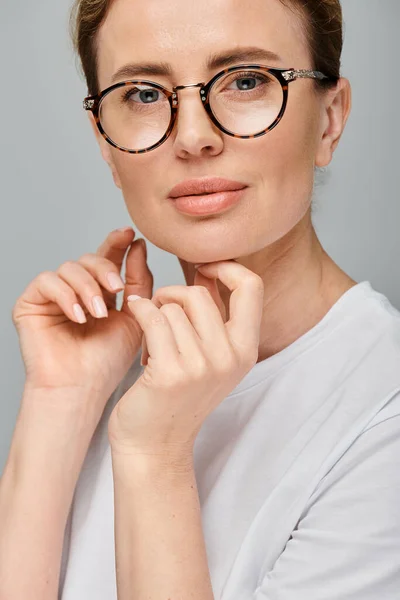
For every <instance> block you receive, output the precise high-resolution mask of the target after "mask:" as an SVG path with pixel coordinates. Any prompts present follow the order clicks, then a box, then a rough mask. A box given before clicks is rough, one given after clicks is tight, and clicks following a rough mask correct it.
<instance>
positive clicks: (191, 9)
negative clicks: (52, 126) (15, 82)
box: [98, 0, 309, 88]
mask: <svg viewBox="0 0 400 600" xmlns="http://www.w3.org/2000/svg"><path fill="white" fill-rule="evenodd" d="M299 25H300V23H299V18H298V16H296V15H295V14H294V13H293V12H292V11H290V10H288V8H287V7H285V6H284V5H283V4H282V3H281V2H280V1H279V0H251V2H249V3H247V2H244V1H243V0H168V1H167V2H166V1H165V0H146V1H145V2H143V0H114V2H113V3H112V6H111V9H110V11H109V14H108V15H107V18H106V20H105V22H104V23H103V24H102V26H101V28H100V30H99V34H98V74H99V80H100V86H101V88H104V87H106V86H108V85H110V82H111V77H112V75H113V73H115V71H116V70H117V69H119V68H120V67H121V66H122V65H125V64H127V63H129V62H135V63H136V62H143V63H149V62H158V61H159V62H163V63H169V64H170V65H171V69H172V73H173V76H172V77H169V81H170V83H172V84H173V85H175V84H177V83H178V82H179V83H181V84H184V83H185V77H188V80H189V79H190V80H191V79H192V78H193V77H196V76H197V77H200V78H203V77H207V76H209V77H211V76H212V75H213V73H210V72H207V70H206V66H205V65H206V62H207V59H208V57H209V55H210V54H213V55H214V54H217V53H218V52H223V51H226V50H227V49H233V48H239V47H245V46H257V47H260V48H264V49H267V50H271V51H272V52H275V53H276V54H279V55H280V56H281V57H282V62H281V64H279V63H278V62H276V61H275V62H272V61H268V62H266V61H251V62H262V63H263V64H268V65H269V66H277V67H284V68H289V67H292V66H295V67H298V66H299V65H301V66H302V68H308V66H309V64H308V63H309V56H308V48H307V44H306V42H305V39H304V37H303V31H302V28H301V27H300V26H299ZM164 79H165V78H164Z"/></svg>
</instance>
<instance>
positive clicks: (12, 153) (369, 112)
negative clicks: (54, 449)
mask: <svg viewBox="0 0 400 600" xmlns="http://www.w3.org/2000/svg"><path fill="white" fill-rule="evenodd" d="M70 5H71V1H70V0H58V1H57V2H54V0H41V1H40V2H28V1H27V0H3V1H2V11H1V12H2V15H1V19H0V56H1V59H0V60H1V81H2V85H1V91H2V94H1V95H0V108H1V112H0V119H1V145H0V153H1V155H0V158H1V160H0V165H1V167H0V169H1V173H0V174H1V192H0V193H1V195H2V201H1V208H2V219H1V221H0V228H1V235H0V244H1V252H0V257H1V266H0V269H1V277H2V294H1V309H2V310H1V313H0V314H1V316H0V319H1V320H0V327H1V345H0V351H1V361H0V369H1V377H0V383H1V391H0V472H1V471H2V470H3V468H4V464H5V461H6V459H7V455H8V451H9V445H10V442H11V437H12V434H13V430H14V425H15V419H16V416H17V412H18V408H19V404H20V399H21V394H22V391H23V386H24V366H23V362H22V358H21V355H20V350H19V342H18V336H17V333H16V330H15V328H14V325H13V323H12V318H11V313H12V309H13V306H14V303H15V301H16V299H17V298H18V296H19V295H20V294H21V293H22V291H23V290H24V289H25V287H26V286H27V285H28V283H29V282H30V281H31V280H32V279H33V278H34V277H36V275H38V274H39V273H40V272H42V271H44V270H55V269H57V268H58V266H59V265H60V264H61V263H62V262H64V261H66V260H77V259H78V258H79V257H80V256H81V255H82V254H83V253H85V252H94V251H95V250H96V248H97V247H98V246H99V244H100V243H101V242H102V240H103V239H104V237H105V236H106V235H107V234H108V232H110V231H111V230H112V229H115V228H117V227H122V226H125V225H131V224H132V223H131V220H130V217H129V215H128V212H127V210H126V208H125V204H124V201H123V198H122V193H121V191H120V190H119V189H118V188H117V187H115V185H114V182H113V180H112V176H111V173H110V171H109V168H108V165H107V164H106V163H105V162H104V161H103V160H102V158H101V155H100V151H99V148H98V146H97V142H96V140H95V138H94V135H93V132H92V130H91V128H90V125H89V122H88V120H87V117H86V115H85V111H84V110H83V108H82V99H83V98H84V97H85V95H86V88H85V84H84V81H83V78H82V77H81V75H80V74H79V72H78V70H77V67H76V62H75V58H74V55H73V53H72V49H71V46H70V42H69V38H68V29H67V22H68V12H69V8H70ZM342 6H343V12H344V21H345V26H344V35H345V41H344V51H343V59H342V75H343V76H344V77H348V78H349V79H350V81H351V84H352V90H353V108H352V112H351V115H350V117H349V120H348V122H347V126H346V129H345V131H344V134H343V136H342V138H341V140H340V143H339V146H338V148H337V150H336V152H335V155H334V159H333V161H332V163H331V165H330V166H329V167H328V169H327V171H326V173H325V175H324V177H323V178H322V181H321V182H320V183H318V185H317V187H316V202H317V206H316V210H315V212H314V217H313V219H314V224H315V227H316V230H317V233H318V235H319V238H320V240H321V242H322V244H323V246H324V247H325V249H326V251H327V252H328V254H330V255H331V256H332V258H333V259H334V260H335V261H336V262H337V263H338V264H339V265H340V266H341V267H342V268H343V269H344V270H345V271H346V272H347V273H348V274H349V275H350V276H351V277H353V278H354V279H355V280H356V281H363V280H365V279H367V280H369V281H370V282H371V284H372V286H373V287H374V288H375V289H377V290H379V291H380V292H382V293H384V294H385V295H386V296H387V297H388V298H389V299H390V301H391V302H392V304H393V305H394V306H396V308H398V309H400V267H399V266H398V265H397V261H396V259H397V257H398V256H399V255H400V238H399V235H398V223H399V221H400V207H399V201H398V200H399V192H398V174H399V166H398V165H399V159H400V153H399V150H398V143H399V140H400V120H399V96H400V77H399V67H398V64H399V58H400V42H399V37H398V26H399V24H400V2H399V0H384V1H382V0H342ZM318 181H320V179H319V178H318ZM134 228H135V229H136V231H137V236H138V237H143V236H142V234H141V232H140V231H138V230H137V228H136V227H135V226H134ZM148 251H149V252H148V261H149V266H150V269H151V270H152V272H153V274H154V289H157V288H158V287H160V286H164V285H175V284H184V283H185V280H184V277H183V273H182V271H181V268H180V265H179V262H178V260H177V258H176V257H175V256H174V255H172V254H170V253H167V252H164V251H162V250H160V249H159V248H157V247H155V246H153V245H152V244H150V243H149V242H148ZM123 273H124V272H123Z"/></svg>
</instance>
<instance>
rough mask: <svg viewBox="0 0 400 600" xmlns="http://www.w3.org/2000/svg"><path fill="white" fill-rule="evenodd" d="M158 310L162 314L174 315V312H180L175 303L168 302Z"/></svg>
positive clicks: (178, 306) (179, 307)
mask: <svg viewBox="0 0 400 600" xmlns="http://www.w3.org/2000/svg"><path fill="white" fill-rule="evenodd" d="M159 310H160V311H162V312H163V313H171V314H176V312H178V311H179V312H180V311H181V310H182V308H181V306H180V305H179V304H177V303H176V302H169V303H168V304H163V305H162V306H161V308H160V309H159Z"/></svg>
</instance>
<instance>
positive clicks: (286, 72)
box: [83, 64, 338, 154]
mask: <svg viewBox="0 0 400 600" xmlns="http://www.w3.org/2000/svg"><path fill="white" fill-rule="evenodd" d="M243 69H255V70H260V71H267V72H268V73H271V74H272V75H273V76H275V78H276V79H277V80H278V81H279V83H280V84H281V86H282V92H283V99H282V107H281V109H280V111H279V114H278V116H277V117H276V119H275V121H274V122H273V123H272V124H271V125H270V126H269V127H267V128H266V129H264V130H262V131H260V132H258V133H256V134H252V135H238V134H236V133H232V132H231V131H229V130H228V129H225V127H223V125H221V124H220V123H219V122H218V120H217V119H216V117H215V116H214V114H213V112H212V110H211V107H210V102H209V94H210V89H211V87H212V85H213V84H214V83H215V82H216V81H217V80H218V79H219V78H220V77H223V76H224V75H226V74H227V73H234V72H235V71H242V70H243ZM299 78H312V79H327V80H329V81H333V82H336V81H338V79H337V78H336V77H328V76H327V75H324V74H323V73H321V72H320V71H309V70H307V69H300V70H295V69H294V68H293V67H291V68H289V69H278V68H275V67H268V66H265V65H258V64H257V65H256V64H244V65H237V66H234V67H229V68H227V69H224V70H223V71H220V72H219V73H217V74H216V75H214V76H213V77H212V78H211V79H210V81H208V83H204V82H200V83H191V84H189V85H177V86H175V87H174V88H172V90H169V89H168V88H165V87H164V86H162V85H160V84H159V83H155V82H154V81H149V80H144V79H140V80H139V79H133V80H129V81H122V82H120V83H115V84H114V85H111V86H109V87H107V88H106V89H104V90H103V91H102V92H100V93H99V94H97V95H95V96H87V97H86V98H85V99H84V100H83V108H84V109H85V110H90V111H92V113H93V117H94V119H95V122H96V125H97V128H98V129H99V131H100V133H101V135H102V136H103V137H104V138H105V139H106V141H107V142H108V143H109V144H111V146H114V147H115V148H118V150H121V152H128V153H129V154H142V153H144V152H150V151H151V150H154V149H155V148H158V146H161V144H162V143H163V142H165V140H166V139H167V138H168V137H169V136H170V134H171V132H172V130H173V128H174V125H175V121H176V116H177V112H178V106H179V99H178V94H177V93H176V92H177V91H178V90H183V89H184V88H187V87H199V88H200V90H199V93H200V98H201V100H202V102H203V106H204V108H205V110H206V112H207V114H208V116H209V117H210V119H211V121H212V122H213V123H214V124H215V125H216V126H217V127H218V129H220V130H221V131H223V132H224V133H226V134H227V135H230V136H231V137H235V138H240V139H253V138H257V137H260V136H262V135H265V134H266V133H268V131H271V129H273V128H274V127H276V126H277V125H278V123H279V121H280V120H281V119H282V117H283V115H284V113H285V109H286V106H287V101H288V84H289V83H290V82H291V81H295V80H296V79H299ZM132 84H134V85H136V84H137V85H143V84H150V85H151V86H152V87H155V88H156V89H159V90H161V91H162V92H163V93H164V94H165V96H166V97H167V98H168V101H169V104H170V107H171V119H170V123H169V126H168V129H167V131H166V132H165V134H164V135H163V137H162V138H161V139H160V140H159V141H158V142H157V143H156V144H153V145H152V146H149V147H148V148H144V149H142V150H128V149H127V148H122V147H120V146H118V145H117V144H116V143H115V142H113V140H111V139H110V138H109V137H108V135H107V134H106V132H105V131H104V129H103V127H102V125H101V123H100V117H99V108H100V104H101V101H102V99H103V98H104V97H105V96H106V94H109V93H110V92H112V91H113V90H115V89H117V88H119V87H123V86H128V85H132Z"/></svg>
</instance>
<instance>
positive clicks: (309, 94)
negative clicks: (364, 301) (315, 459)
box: [88, 0, 357, 362]
mask: <svg viewBox="0 0 400 600" xmlns="http://www.w3.org/2000/svg"><path fill="white" fill-rule="evenodd" d="M177 15H179V18H177ZM98 42H99V53H98V76H99V83H100V89H104V88H106V87H107V86H109V85H111V76H112V74H113V73H114V72H115V71H116V70H117V69H118V67H120V66H122V65H123V64H125V63H127V62H129V61H135V62H136V61H138V62H141V61H143V62H149V61H152V62H153V61H166V62H169V63H170V65H171V66H172V69H173V73H174V75H173V77H172V78H168V77H156V76H146V75H144V76H143V78H144V79H150V80H152V81H157V82H159V83H161V84H162V85H165V86H166V87H168V88H169V89H171V88H172V86H173V85H179V84H181V85H185V84H189V83H197V82H200V81H208V80H209V79H210V78H211V77H212V76H213V75H214V74H215V73H216V72H217V71H218V70H220V69H218V70H217V71H212V72H210V71H207V70H206V69H205V67H204V64H205V62H206V58H207V57H208V54H209V53H210V52H213V53H218V52H222V51H224V50H226V49H228V48H232V47H235V46H236V47H241V46H248V45H254V46H259V47H261V48H266V49H269V50H272V51H274V52H276V53H277V54H279V55H280V56H281V57H282V59H283V60H282V61H281V62H273V61H269V62H268V63H265V62H264V63H263V64H267V65H268V66H276V67H281V68H282V67H283V68H291V67H294V68H295V69H311V68H312V63H311V57H310V54H309V49H308V46H307V42H306V40H305V38H304V37H303V35H302V32H301V28H300V27H299V21H298V17H296V15H295V14H293V13H292V12H291V11H290V10H288V9H287V8H286V7H285V6H283V5H282V4H281V3H280V2H279V0H253V1H252V2H251V3H250V5H249V4H247V3H244V2H242V0H202V2H198V1H197V0H170V1H169V2H167V3H166V2H162V1H161V0H146V2H140V1H139V0H115V1H114V3H113V5H112V8H111V10H110V12H109V14H108V16H107V18H106V20H105V22H104V24H103V25H102V27H101V29H100V31H99V39H98ZM241 62H242V61H241ZM250 62H251V61H250ZM234 64H240V63H233V64H232V66H234ZM138 78H140V77H138ZM122 80H123V79H121V81H122ZM178 94H179V95H180V109H179V113H178V118H177V122H176V124H175V128H174V130H173V132H172V134H171V135H170V137H169V138H168V140H167V141H166V142H164V144H162V145H161V146H160V147H159V148H157V149H155V150H153V151H151V152H149V153H147V154H146V153H145V154H140V155H132V154H126V153H123V152H120V151H119V150H118V149H116V148H113V147H112V146H111V145H110V144H108V143H107V142H106V140H104V138H103V137H102V136H101V135H100V134H99V132H98V130H97V127H96V126H95V123H94V120H93V116H92V114H91V113H90V112H88V117H89V119H90V121H91V124H92V127H93V131H94V133H95V135H96V139H97V141H98V143H99V146H100V149H101V153H102V156H103V158H104V160H105V161H106V162H107V163H108V165H109V167H110V169H111V172H112V175H113V179H114V182H115V184H116V185H117V186H118V187H119V188H120V189H121V191H122V193H123V196H124V199H125V202H126V206H127V209H128V211H129V214H130V216H131V218H132V221H133V222H134V223H135V224H136V226H137V228H138V229H139V230H140V231H141V232H142V234H143V235H144V236H145V237H146V238H147V239H148V240H149V241H151V243H153V244H154V245H155V246H158V247H159V248H162V249H163V250H165V251H167V252H169V253H172V254H174V255H175V256H177V258H178V260H179V263H180V265H181V268H182V270H183V273H184V276H185V280H186V283H187V285H193V284H194V275H195V270H194V267H193V265H194V264H195V263H204V262H214V261H220V260H232V259H234V260H236V261H237V262H238V263H240V264H242V265H243V266H245V267H246V268H248V269H250V270H251V271H253V272H255V273H257V274H258V275H259V276H260V277H261V278H262V280H263V282H264V290H265V291H264V307H263V317H262V320H261V327H260V344H259V355H258V361H257V362H260V361H261V360H264V359H266V358H268V357H270V356H272V355H273V354H276V353H277V352H279V351H280V350H282V349H283V348H285V347H286V346H288V345H290V344H291V343H292V342H294V341H295V340H296V339H298V338H299V337H300V336H302V335H303V334H304V333H306V332H307V331H308V330H310V329H311V328H312V327H314V326H315V325H316V324H317V323H318V322H319V321H320V320H321V319H322V318H323V317H324V316H325V315H326V313H327V312H328V311H329V310H330V308H331V307H332V306H333V304H335V303H336V302H337V300H338V299H339V298H340V297H341V296H342V295H343V294H344V293H345V292H346V291H347V290H348V289H350V288H351V287H353V286H354V285H356V283H357V282H356V281H354V280H353V279H351V278H350V277H349V276H348V275H347V274H346V273H345V272H344V271H343V270H342V269H340V267H339V266H338V265H337V264H336V263H335V262H334V261H333V260H332V259H331V258H330V257H329V256H328V254H327V253H326V252H325V250H324V249H323V247H322V245H321V243H320V242H319V240H318V238H317V235H316V232H315V229H314V227H313V225H312V222H311V200H312V192H313V182H314V168H315V166H319V167H325V166H327V165H328V164H329V163H330V162H331V160H332V156H333V152H334V150H335V149H336V147H337V144H338V143H339V139H340V137H341V135H342V132H343V130H344V127H345V125H346V121H347V118H348V116H349V113H350V109H351V87H350V83H349V81H348V80H347V79H346V78H341V79H340V80H339V82H338V84H337V86H336V88H335V89H334V90H331V91H329V92H326V93H325V94H324V95H321V94H317V93H316V91H315V83H314V81H313V80H312V79H299V80H297V81H295V82H293V83H290V84H289V100H288V106H287V109H286V112H285V115H284V117H283V119H282V121H281V122H280V123H279V124H278V126H277V127H276V128H275V129H273V130H272V131H271V132H269V133H267V134H266V135H265V136H261V137H259V138H257V139H253V140H240V139H236V138H232V137H230V136H227V135H225V134H224V133H223V132H221V131H220V130H219V129H218V128H217V127H215V126H214V124H213V123H212V122H211V121H210V120H209V118H208V116H207V114H206V112H205V111H204V108H203V106H202V102H201V100H200V97H199V93H198V88H189V89H186V90H183V91H180V92H178ZM203 176H221V177H226V178H228V179H233V180H238V181H241V182H243V183H245V184H247V185H248V186H249V188H248V189H247V190H246V193H245V195H244V197H243V200H242V201H241V202H240V203H239V204H238V205H236V206H235V207H233V208H231V209H230V210H228V211H226V212H224V213H221V214H217V215H213V216H212V217H208V218H206V219H205V218H204V217H195V216H189V215H184V214H181V213H179V212H178V211H177V210H176V209H175V208H174V207H173V205H172V203H170V202H169V201H167V196H168V193H169V191H170V189H171V188H172V187H173V186H174V185H176V184H177V183H179V182H181V181H183V180H185V179H189V178H196V177H203ZM203 277H204V276H202V275H200V274H198V275H196V282H195V283H196V285H202V284H203V282H204V281H205V279H204V278H203ZM217 285H218V290H219V293H220V296H221V299H222V302H223V305H224V307H225V312H226V317H227V318H229V310H228V308H229V296H230V293H229V291H228V289H227V288H226V287H225V286H224V285H223V284H222V283H221V282H220V281H219V280H218V281H217Z"/></svg>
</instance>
